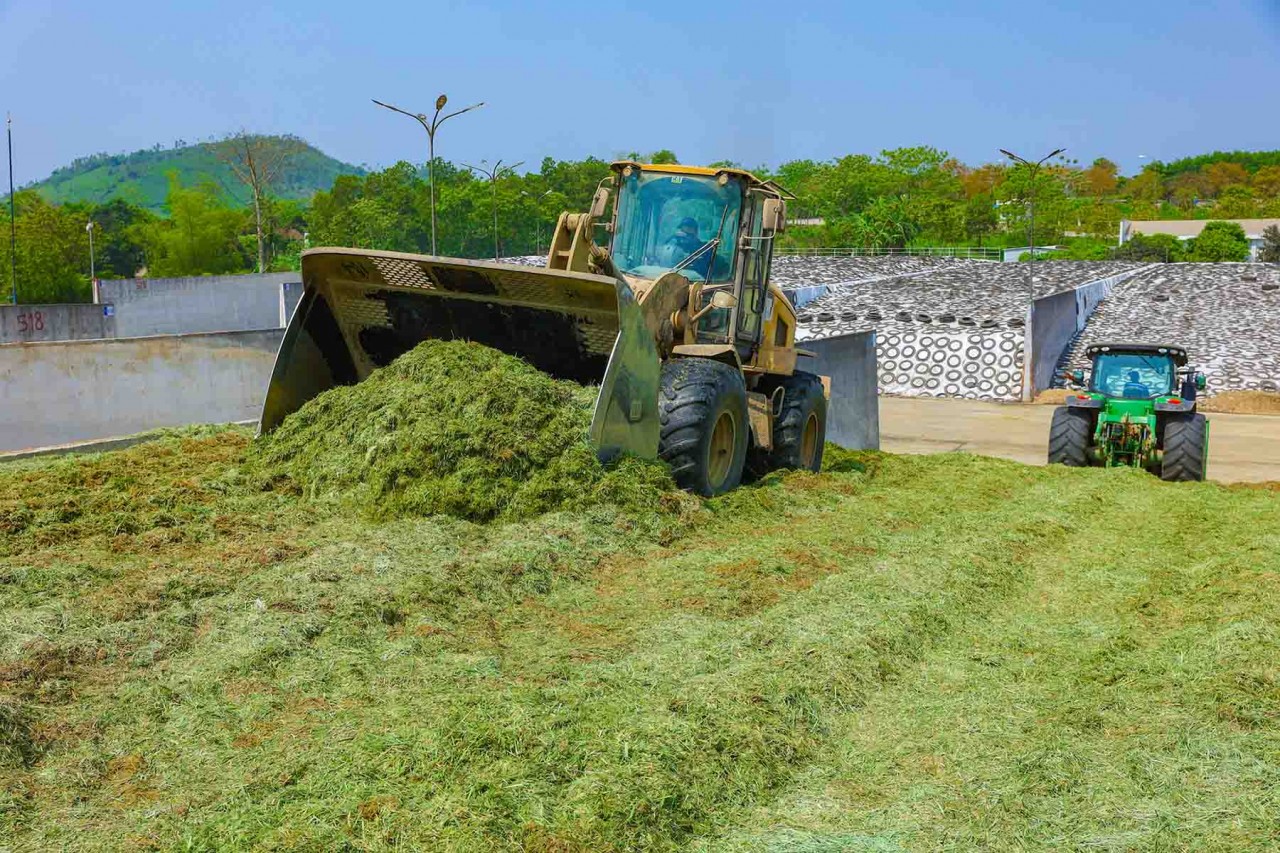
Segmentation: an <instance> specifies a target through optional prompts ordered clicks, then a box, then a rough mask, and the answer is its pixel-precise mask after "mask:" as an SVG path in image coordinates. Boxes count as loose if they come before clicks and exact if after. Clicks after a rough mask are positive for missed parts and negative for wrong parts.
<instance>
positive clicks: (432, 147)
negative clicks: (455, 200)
mask: <svg viewBox="0 0 1280 853" xmlns="http://www.w3.org/2000/svg"><path fill="white" fill-rule="evenodd" d="M370 100H372V101H373V102H374V103H375V104H377V105H378V106H380V107H386V108H387V109H389V110H391V111H393V112H397V113H402V114H403V115H407V116H409V117H410V118H413V119H417V121H418V123H419V124H421V125H422V128H423V130H425V131H426V132H427V156H428V158H429V162H428V164H427V180H428V182H429V183H430V185H431V254H433V255H434V254H436V251H437V250H436V131H437V130H439V129H440V125H442V124H444V123H445V122H446V121H448V120H449V119H451V118H453V117H454V116H460V115H462V114H463V113H465V112H468V111H469V110H474V109H476V108H477V107H483V106H484V101H481V102H479V103H478V104H472V105H471V106H469V107H463V108H462V109H460V110H456V111H454V112H451V113H446V114H445V115H443V116H441V115H440V111H441V110H442V109H444V105H445V104H447V103H448V102H449V98H448V97H447V96H445V95H441V96H440V97H438V98H436V111H435V114H434V115H432V116H431V120H430V121H428V120H427V116H426V114H424V113H411V112H409V111H408V110H402V109H400V108H399V107H394V106H392V105H391V104H384V103H383V102H382V101H379V100H378V99H377V98H371V99H370Z"/></svg>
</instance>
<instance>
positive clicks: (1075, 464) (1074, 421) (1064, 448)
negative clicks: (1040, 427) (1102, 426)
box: [1049, 406, 1093, 468]
mask: <svg viewBox="0 0 1280 853" xmlns="http://www.w3.org/2000/svg"><path fill="white" fill-rule="evenodd" d="M1092 438H1093V418H1092V417H1091V416H1090V415H1089V413H1088V412H1087V411H1086V410H1084V409H1073V408H1071V407H1069V406H1059V407H1058V408H1056V409H1054V410H1053V423H1052V424H1050V426H1049V464H1050V465H1054V464H1058V465H1066V466H1067V467H1069V468H1085V467H1088V465H1089V441H1090V440H1091V439H1092Z"/></svg>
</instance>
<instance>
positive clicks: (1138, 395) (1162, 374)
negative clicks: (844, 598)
mask: <svg viewBox="0 0 1280 853" xmlns="http://www.w3.org/2000/svg"><path fill="white" fill-rule="evenodd" d="M1085 354H1086V355H1087V356H1088V357H1089V359H1090V361H1091V362H1092V369H1091V370H1090V371H1089V381H1088V386H1087V387H1088V391H1089V393H1090V396H1093V397H1095V398H1105V399H1108V400H1137V401H1152V400H1155V401H1157V402H1161V403H1167V402H1168V400H1169V399H1172V400H1175V401H1178V403H1180V402H1181V401H1184V400H1185V401H1194V400H1195V398H1196V394H1197V392H1199V391H1201V390H1203V389H1204V387H1205V378H1204V375H1203V374H1200V373H1196V372H1195V371H1194V370H1191V369H1189V368H1187V351H1186V350H1185V349H1183V348H1181V347H1175V346H1162V345H1158V344H1097V345H1095V346H1091V347H1089V348H1088V349H1087V350H1086V351H1085ZM1071 379H1072V380H1073V381H1074V382H1075V384H1077V385H1081V386H1083V385H1085V375H1084V371H1083V370H1076V371H1074V372H1073V374H1072V376H1071ZM1178 403H1175V404H1178Z"/></svg>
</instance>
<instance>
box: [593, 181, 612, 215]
mask: <svg viewBox="0 0 1280 853" xmlns="http://www.w3.org/2000/svg"><path fill="white" fill-rule="evenodd" d="M608 208H609V190H608V189H606V188H605V187H600V189H598V190H596V194H595V195H593V196H592V197H591V218H592V219H600V218H602V217H603V216H604V212H605V211H606V210H607V209H608Z"/></svg>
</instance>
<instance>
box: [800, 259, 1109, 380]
mask: <svg viewBox="0 0 1280 853" xmlns="http://www.w3.org/2000/svg"><path fill="white" fill-rule="evenodd" d="M1133 266H1134V265H1132V264H1116V263H1102V262H1098V263H1094V262H1087V261H1044V262H1038V263H1036V264H1035V267H1034V269H1033V270H1032V272H1033V275H1034V285H1035V293H1036V296H1037V297H1041V296H1048V295H1050V294H1053V293H1057V292H1059V291H1062V290H1067V289H1070V288H1073V287H1077V286H1079V285H1081V284H1084V283H1086V282H1089V281H1095V280H1097V279H1100V278H1106V277H1109V276H1112V275H1116V274H1117V273H1120V272H1123V271H1124V270H1126V269H1132V268H1133ZM1027 308H1028V287H1027V268H1026V266H1025V265H1023V264H994V263H981V262H978V263H975V264H972V265H967V266H955V267H947V268H942V269H938V270H935V271H931V272H929V273H927V274H924V275H917V276H911V277H902V278H893V279H887V280H882V281H868V282H862V283H853V284H844V285H839V286H836V287H833V288H832V289H831V291H830V292H829V293H828V294H827V295H826V296H823V297H821V298H819V299H817V300H815V301H813V302H811V303H809V304H808V305H806V306H805V307H804V308H802V309H801V310H800V312H799V320H800V337H801V338H802V339H804V340H814V339H818V338H824V337H831V336H833V335H839V334H845V333H847V332H855V331H863V330H866V329H875V330H876V332H877V335H876V358H877V361H878V363H879V372H880V382H879V390H880V393H881V394H892V395H899V396H908V397H962V398H968V399H981V400H1019V399H1021V397H1022V368H1023V359H1024V346H1023V344H1024V342H1025V334H1024V332H1025V329H1024V327H1025V325H1026V315H1027Z"/></svg>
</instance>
